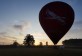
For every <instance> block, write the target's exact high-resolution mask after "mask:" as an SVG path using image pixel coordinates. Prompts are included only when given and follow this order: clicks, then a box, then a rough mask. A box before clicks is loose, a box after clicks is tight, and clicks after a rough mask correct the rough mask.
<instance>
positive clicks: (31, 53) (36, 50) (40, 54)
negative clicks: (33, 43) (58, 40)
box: [0, 47, 82, 56]
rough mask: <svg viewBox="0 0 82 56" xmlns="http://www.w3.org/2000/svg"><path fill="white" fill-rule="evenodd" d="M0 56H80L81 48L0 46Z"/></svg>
mask: <svg viewBox="0 0 82 56" xmlns="http://www.w3.org/2000/svg"><path fill="white" fill-rule="evenodd" d="M0 56H82V49H74V48H73V49H72V48H63V49H60V48H55V47H19V48H18V47H17V48H0Z"/></svg>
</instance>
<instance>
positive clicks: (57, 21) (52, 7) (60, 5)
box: [39, 1, 74, 44]
mask: <svg viewBox="0 0 82 56" xmlns="http://www.w3.org/2000/svg"><path fill="white" fill-rule="evenodd" d="M39 21H40V24H41V26H42V28H43V29H44V31H45V32H46V34H47V35H48V36H49V38H50V39H51V40H52V42H53V43H54V44H57V43H58V41H59V40H60V39H61V38H62V37H63V36H64V35H65V34H66V33H67V32H68V30H69V29H70V28H71V26H72V24H73V22H74V10H73V9H72V7H71V6H70V5H68V4H67V3H65V2H61V1H55V2H51V3H48V4H46V5H45V6H44V7H43V8H42V9H41V11H40V13H39Z"/></svg>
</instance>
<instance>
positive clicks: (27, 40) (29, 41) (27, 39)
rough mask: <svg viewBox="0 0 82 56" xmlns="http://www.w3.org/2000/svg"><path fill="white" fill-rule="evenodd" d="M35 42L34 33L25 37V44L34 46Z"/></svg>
mask: <svg viewBox="0 0 82 56" xmlns="http://www.w3.org/2000/svg"><path fill="white" fill-rule="evenodd" d="M34 43H35V40H34V37H33V35H30V34H27V35H26V37H25V39H24V43H23V44H24V45H26V46H33V45H34Z"/></svg>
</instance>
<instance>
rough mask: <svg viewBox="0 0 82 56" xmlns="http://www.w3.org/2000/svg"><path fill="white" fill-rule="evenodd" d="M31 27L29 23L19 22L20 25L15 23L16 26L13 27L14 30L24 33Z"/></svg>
mask: <svg viewBox="0 0 82 56" xmlns="http://www.w3.org/2000/svg"><path fill="white" fill-rule="evenodd" d="M29 26H30V23H29V22H26V21H19V22H18V23H15V24H14V25H13V28H14V29H15V30H20V31H23V30H25V29H27V28H29Z"/></svg>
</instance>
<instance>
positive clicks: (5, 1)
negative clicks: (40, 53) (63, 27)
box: [0, 0, 82, 45]
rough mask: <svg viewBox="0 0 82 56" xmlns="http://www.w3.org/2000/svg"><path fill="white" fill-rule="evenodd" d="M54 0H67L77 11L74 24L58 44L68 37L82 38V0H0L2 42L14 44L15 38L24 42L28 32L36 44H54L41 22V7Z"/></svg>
mask: <svg viewBox="0 0 82 56" xmlns="http://www.w3.org/2000/svg"><path fill="white" fill-rule="evenodd" d="M53 1H63V2H66V3H68V4H69V5H70V6H71V7H72V8H73V9H74V12H75V20H74V23H73V26H72V27H71V29H70V30H69V31H68V33H67V34H66V35H65V36H64V37H62V39H61V40H60V41H59V42H58V45H61V44H62V41H64V40H66V39H74V38H75V39H79V38H80V39H82V6H81V5H82V0H0V44H12V43H13V41H15V40H17V42H19V43H20V44H22V43H23V41H24V38H25V36H26V34H32V35H33V36H34V38H35V45H39V42H42V43H43V44H44V45H45V43H46V42H48V43H49V45H53V43H52V41H51V40H50V39H49V37H48V36H47V35H46V33H45V32H44V30H43V29H42V27H41V25H40V23H39V12H40V10H41V8H42V7H43V6H44V5H46V4H47V3H50V2H53Z"/></svg>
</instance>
